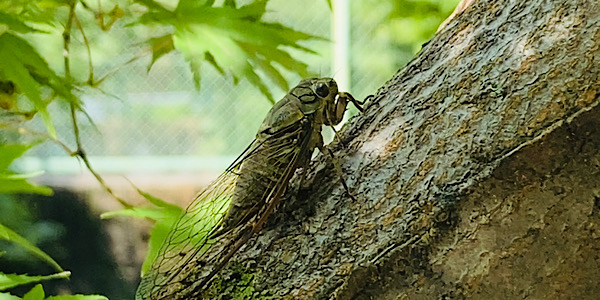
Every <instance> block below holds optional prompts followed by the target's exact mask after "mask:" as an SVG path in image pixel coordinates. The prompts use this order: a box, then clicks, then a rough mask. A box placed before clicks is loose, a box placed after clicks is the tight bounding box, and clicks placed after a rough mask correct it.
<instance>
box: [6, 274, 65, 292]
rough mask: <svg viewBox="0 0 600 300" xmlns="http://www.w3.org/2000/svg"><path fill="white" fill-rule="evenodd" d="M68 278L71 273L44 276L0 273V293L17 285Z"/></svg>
mask: <svg viewBox="0 0 600 300" xmlns="http://www.w3.org/2000/svg"><path fill="white" fill-rule="evenodd" d="M69 276H71V272H69V271H64V272H60V273H56V274H51V275H44V276H39V275H38V276H30V275H22V274H4V273H0V291H4V290H7V289H10V288H13V287H16V286H19V285H23V284H30V283H35V282H41V281H44V280H51V279H67V278H69Z"/></svg>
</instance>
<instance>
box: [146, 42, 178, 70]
mask: <svg viewBox="0 0 600 300" xmlns="http://www.w3.org/2000/svg"><path fill="white" fill-rule="evenodd" d="M150 43H151V44H152V62H151V63H150V66H149V67H148V70H149V69H150V68H152V66H153V65H154V63H155V62H156V60H158V59H159V58H160V57H161V56H163V55H165V54H167V53H169V52H171V51H173V50H175V45H174V44H173V35H172V34H167V35H163V36H161V37H158V38H153V39H150Z"/></svg>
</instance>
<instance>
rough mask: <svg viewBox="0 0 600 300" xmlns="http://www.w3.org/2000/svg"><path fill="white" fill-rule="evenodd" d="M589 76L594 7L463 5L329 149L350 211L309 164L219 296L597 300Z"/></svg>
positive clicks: (595, 131) (598, 181)
mask: <svg viewBox="0 0 600 300" xmlns="http://www.w3.org/2000/svg"><path fill="white" fill-rule="evenodd" d="M599 73H600V2H598V1H595V0H569V1H566V0H563V1H559V0H528V1H514V0H513V1H509V0H497V1H493V0H476V1H473V3H472V4H471V5H470V6H469V7H466V9H465V10H464V11H463V12H462V13H460V14H458V15H457V16H456V17H455V18H454V19H453V20H452V21H450V22H449V23H448V24H447V25H446V27H445V28H444V29H442V30H441V31H440V32H438V34H437V35H436V36H435V37H434V38H433V39H432V40H431V42H430V43H429V44H428V45H427V46H425V47H424V48H423V50H422V51H421V52H420V53H419V55H418V56H417V58H415V59H414V60H413V61H412V62H411V63H410V64H409V65H408V66H407V67H406V68H404V69H403V70H401V71H399V72H398V73H397V74H396V75H395V76H394V77H393V78H392V79H391V80H390V81H389V82H388V83H387V84H386V85H385V86H384V87H382V88H381V89H380V90H379V91H378V92H377V94H376V95H375V96H374V97H373V98H372V99H371V101H370V103H369V105H368V106H367V111H366V112H365V113H364V114H362V115H360V116H358V117H356V118H354V119H353V120H351V121H350V122H349V124H347V126H346V127H345V128H344V130H343V131H342V133H341V135H342V137H343V139H342V140H343V144H344V145H345V146H341V144H340V143H335V144H334V145H332V146H331V149H333V151H334V153H335V155H336V157H337V158H339V159H340V162H341V164H342V166H343V169H344V173H345V178H344V180H345V181H346V182H347V183H348V185H349V189H350V192H351V193H352V195H353V196H354V198H355V200H353V199H352V198H351V197H349V196H348V194H347V193H346V191H345V190H344V188H343V187H342V185H341V184H340V178H339V175H338V174H337V173H336V172H335V169H334V168H333V167H332V164H331V159H328V158H327V157H326V156H319V158H318V159H317V160H316V161H315V162H313V164H312V165H311V168H310V169H309V170H308V172H307V173H308V178H307V179H306V180H305V183H304V185H308V186H309V187H308V188H300V191H299V192H298V193H296V196H292V198H291V199H284V200H286V201H287V203H284V204H282V207H280V209H279V211H277V212H276V213H274V216H272V219H271V220H270V222H269V223H268V224H267V226H266V227H265V228H264V229H263V230H262V232H260V234H258V236H256V237H255V238H253V239H252V240H250V241H249V243H248V244H247V245H246V246H245V247H243V248H242V249H241V251H239V252H238V253H237V254H236V256H235V257H234V259H233V260H232V262H233V263H230V264H229V267H228V268H227V269H226V270H225V272H223V274H224V275H223V276H222V277H221V280H222V282H221V283H222V284H223V285H224V286H225V285H226V282H228V281H235V278H237V277H236V276H234V274H238V275H239V273H251V274H252V275H253V277H252V280H251V282H250V283H249V285H250V286H251V287H252V289H254V290H256V291H261V292H262V295H272V296H275V297H276V298H279V297H282V298H290V299H327V298H335V299H445V298H452V299H456V298H459V299H460V298H469V299H480V298H492V299H515V298H526V297H530V298H534V299H558V298H561V299H566V298H572V299H585V298H587V299H592V298H596V297H597V296H596V295H597V294H598V293H600V287H598V286H599V285H598V278H600V256H599V255H598V253H600V252H599V251H600V228H599V224H600V150H599V149H600V109H599V108H598V103H599V102H600V97H599V89H600V80H599V79H600V78H599V76H598V75H599ZM290 194H293V193H290ZM240 266H242V267H243V271H240V269H239V267H240ZM246 281H248V280H246ZM237 282H238V283H239V280H238V281H237Z"/></svg>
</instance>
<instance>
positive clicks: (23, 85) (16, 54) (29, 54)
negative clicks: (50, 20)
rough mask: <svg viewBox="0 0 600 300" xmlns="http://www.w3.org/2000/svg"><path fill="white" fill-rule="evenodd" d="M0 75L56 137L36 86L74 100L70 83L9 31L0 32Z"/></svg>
mask: <svg viewBox="0 0 600 300" xmlns="http://www.w3.org/2000/svg"><path fill="white" fill-rule="evenodd" d="M0 77H1V78H2V79H3V80H6V81H12V82H13V83H14V84H15V85H16V86H17V87H19V90H21V91H22V92H23V93H24V94H25V96H27V98H28V99H29V100H30V101H31V102H32V103H33V105H34V106H35V108H36V110H37V111H38V112H39V113H40V115H41V116H42V119H43V121H44V124H45V125H46V129H47V130H48V133H49V134H50V135H51V136H53V137H56V130H55V129H54V125H53V124H52V120H51V118H50V115H49V114H48V111H47V110H46V106H47V104H48V103H47V102H45V101H43V100H42V97H41V92H40V89H39V86H40V85H47V86H49V87H50V88H52V89H53V90H54V92H55V93H57V94H58V95H60V96H61V97H63V98H65V99H67V100H68V101H73V102H77V101H76V98H75V96H74V95H73V94H72V93H71V88H70V86H69V85H68V84H67V83H66V82H65V80H64V79H62V78H61V77H59V76H58V75H56V73H54V71H52V69H50V67H49V66H48V63H47V62H46V61H45V60H44V59H43V58H42V57H41V56H40V55H39V53H38V52H37V51H36V50H35V49H34V48H33V47H32V46H31V45H30V44H29V43H28V42H27V41H26V40H24V39H23V38H21V37H19V36H16V35H14V34H12V33H8V32H7V33H4V34H2V35H0Z"/></svg>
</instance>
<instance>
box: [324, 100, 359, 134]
mask: <svg viewBox="0 0 600 300" xmlns="http://www.w3.org/2000/svg"><path fill="white" fill-rule="evenodd" d="M348 102H352V103H353V104H354V106H356V108H357V109H358V110H359V111H360V112H363V111H364V110H363V108H362V105H363V104H364V102H360V101H358V100H356V99H354V97H353V96H352V95H351V94H350V93H346V92H340V93H338V96H337V98H336V99H334V100H333V101H332V102H328V103H326V105H325V122H324V124H325V125H328V126H334V125H337V124H340V122H342V119H343V118H344V113H345V112H346V108H347V106H348Z"/></svg>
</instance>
